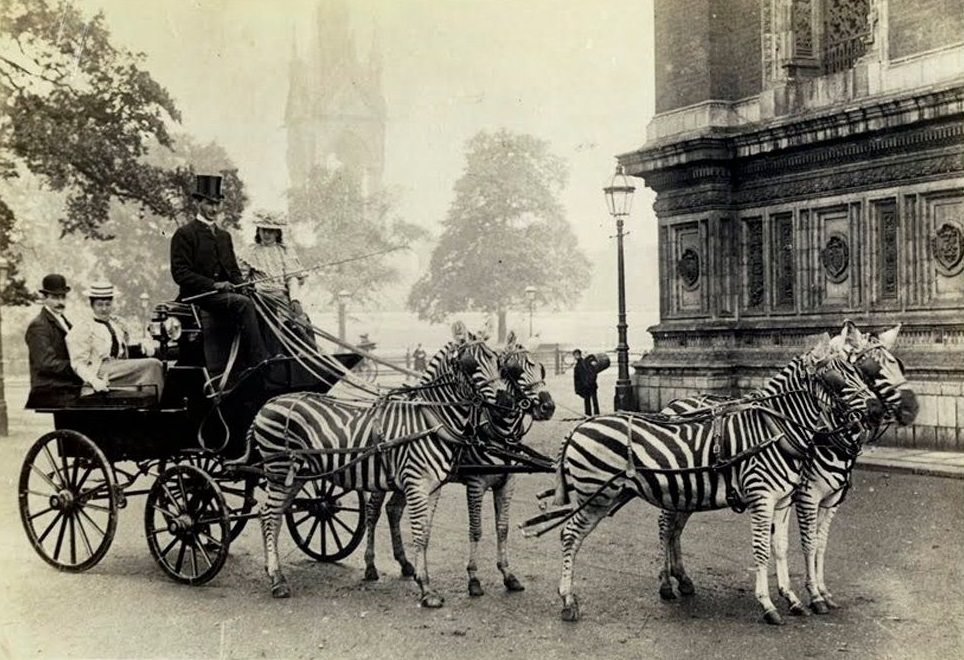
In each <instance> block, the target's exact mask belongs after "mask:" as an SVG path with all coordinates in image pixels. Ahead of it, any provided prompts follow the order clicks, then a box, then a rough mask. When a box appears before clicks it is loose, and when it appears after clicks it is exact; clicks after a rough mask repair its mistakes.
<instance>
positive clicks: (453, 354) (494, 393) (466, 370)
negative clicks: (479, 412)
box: [439, 322, 512, 414]
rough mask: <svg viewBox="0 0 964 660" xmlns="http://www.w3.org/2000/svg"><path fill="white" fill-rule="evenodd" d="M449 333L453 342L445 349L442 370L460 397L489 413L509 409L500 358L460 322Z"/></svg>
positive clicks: (507, 393) (507, 392)
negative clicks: (451, 381)
mask: <svg viewBox="0 0 964 660" xmlns="http://www.w3.org/2000/svg"><path fill="white" fill-rule="evenodd" d="M452 334H453V337H454V341H453V342H451V343H450V344H449V345H448V347H447V348H448V349H449V350H448V354H447V357H446V363H447V364H446V366H447V369H444V371H448V372H449V373H451V374H452V375H453V377H454V383H455V386H456V389H457V391H458V392H459V395H460V396H462V397H463V398H465V399H468V400H471V401H473V402H476V403H478V404H481V405H482V406H484V407H485V408H487V409H488V410H489V411H490V414H491V411H492V410H493V409H494V410H501V411H504V410H509V409H511V406H512V397H511V396H510V394H509V386H508V383H506V381H505V379H503V377H502V373H501V369H500V367H499V355H498V354H497V353H496V352H495V350H494V349H492V347H490V346H489V345H488V344H487V343H486V342H485V337H484V335H476V334H474V333H471V332H469V331H468V330H467V329H466V328H465V325H464V324H462V323H461V322H457V323H456V324H455V325H453V327H452ZM439 375H440V376H441V375H442V373H441V372H440V373H439Z"/></svg>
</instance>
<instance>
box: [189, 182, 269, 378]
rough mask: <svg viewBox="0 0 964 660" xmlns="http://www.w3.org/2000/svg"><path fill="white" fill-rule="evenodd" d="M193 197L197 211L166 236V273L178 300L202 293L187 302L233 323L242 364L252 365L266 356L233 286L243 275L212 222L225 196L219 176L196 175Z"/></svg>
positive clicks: (250, 306) (249, 305) (248, 308)
mask: <svg viewBox="0 0 964 660" xmlns="http://www.w3.org/2000/svg"><path fill="white" fill-rule="evenodd" d="M192 196H193V197H194V199H196V200H197V201H198V213H197V215H196V216H195V218H194V219H193V220H192V221H191V222H188V223H187V224H185V225H182V226H181V227H178V229H177V231H176V232H174V236H173V237H172V238H171V276H172V277H173V278H174V281H175V282H176V283H177V285H178V286H179V287H180V296H179V297H180V298H181V299H184V298H189V297H192V296H199V295H201V294H205V295H203V296H202V297H199V298H198V299H197V300H194V301H192V302H193V303H194V304H195V305H197V306H198V307H200V308H201V309H203V310H205V311H207V312H208V313H210V314H212V315H213V316H215V317H216V318H217V319H218V320H219V321H223V322H224V323H225V324H230V326H231V327H235V328H237V329H238V332H239V333H240V336H241V351H242V355H243V356H244V357H245V359H246V361H247V366H256V365H258V364H260V363H261V362H262V361H264V360H265V359H267V357H268V355H267V350H266V349H265V344H264V338H263V337H262V336H261V328H260V326H259V324H258V317H257V314H256V312H255V307H254V303H253V302H252V300H251V299H250V298H248V297H247V296H245V295H243V294H241V293H238V292H237V291H236V290H235V288H236V286H237V285H240V284H242V283H243V278H242V276H241V269H240V268H239V267H238V260H237V258H236V257H235V254H234V245H233V243H232V241H231V235H230V234H229V233H228V232H226V231H225V230H223V229H221V228H220V227H218V226H217V218H218V212H219V211H220V207H221V200H223V199H224V196H223V195H222V194H221V177H219V176H212V175H206V174H199V175H197V179H196V182H195V191H194V193H192Z"/></svg>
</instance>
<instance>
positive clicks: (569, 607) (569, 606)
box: [562, 596, 579, 622]
mask: <svg viewBox="0 0 964 660" xmlns="http://www.w3.org/2000/svg"><path fill="white" fill-rule="evenodd" d="M562 620H563V621H570V622H574V621H578V620H579V601H577V600H576V597H575V596H572V600H571V601H570V602H569V603H565V604H563V606H562Z"/></svg>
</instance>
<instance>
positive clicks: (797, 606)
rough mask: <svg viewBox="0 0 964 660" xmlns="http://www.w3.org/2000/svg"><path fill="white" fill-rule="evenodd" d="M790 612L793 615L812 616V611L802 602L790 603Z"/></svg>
mask: <svg viewBox="0 0 964 660" xmlns="http://www.w3.org/2000/svg"><path fill="white" fill-rule="evenodd" d="M790 614H792V615H793V616H810V612H809V611H807V608H806V607H804V606H803V603H800V602H797V603H791V604H790Z"/></svg>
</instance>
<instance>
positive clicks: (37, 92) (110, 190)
mask: <svg viewBox="0 0 964 660" xmlns="http://www.w3.org/2000/svg"><path fill="white" fill-rule="evenodd" d="M0 53H3V55H2V56H0V99H2V103H3V112H2V113H0V146H2V149H0V178H2V179H4V180H7V181H10V180H12V179H16V178H18V177H20V176H22V175H23V174H24V172H29V173H30V174H32V175H33V176H34V177H36V178H37V179H38V180H39V181H40V182H41V183H42V184H43V186H44V187H45V188H47V189H49V190H52V191H56V192H62V193H64V195H65V198H64V205H63V208H62V212H61V213H60V214H59V215H60V217H59V218H58V221H59V225H60V230H61V232H60V233H61V235H66V234H70V233H77V234H80V235H82V236H85V237H88V238H91V239H98V240H103V239H109V238H111V237H112V234H111V233H110V231H108V230H107V229H106V228H105V225H107V224H108V222H109V220H110V218H111V202H112V201H119V202H122V203H125V204H133V205H134V206H136V207H139V208H140V209H141V210H142V211H143V212H144V213H153V214H155V215H157V216H160V217H168V218H173V217H175V216H176V214H177V212H178V204H179V199H178V198H177V194H176V193H177V191H178V190H179V188H180V187H181V185H182V184H183V180H184V178H185V174H184V173H183V172H179V171H171V170H167V169H164V168H161V167H157V166H154V165H150V164H147V163H145V162H144V159H143V157H144V156H145V154H146V153H147V152H148V150H149V149H150V148H152V147H155V146H158V145H159V146H161V147H166V148H169V147H170V146H171V137H170V135H169V134H168V130H167V122H168V121H170V120H173V121H180V114H179V113H178V110H177V108H176V107H175V105H174V102H173V100H172V99H171V97H170V95H169V94H168V93H167V91H166V90H165V89H164V88H163V87H161V86H160V85H159V84H158V83H157V82H156V81H155V80H154V79H153V78H152V77H151V76H150V74H149V73H148V72H147V71H146V70H144V69H143V68H142V67H141V64H142V62H143V59H144V56H143V54H136V55H135V54H133V53H131V52H129V51H127V50H125V49H122V48H118V47H116V46H114V45H112V44H111V43H110V34H109V32H108V30H107V28H106V26H105V20H104V16H103V14H98V15H97V16H95V17H93V18H92V19H90V20H89V21H88V20H85V18H84V16H83V15H82V14H81V13H80V12H79V11H78V10H77V9H76V8H75V7H74V6H73V4H71V2H68V1H67V0H60V1H59V2H52V1H51V0H23V1H22V2H12V1H11V0H0ZM15 224H16V215H15V213H14V211H13V208H12V207H11V205H9V204H7V203H6V201H5V200H4V199H0V250H4V249H6V250H7V251H6V253H5V254H4V256H7V257H8V259H9V260H10V261H11V263H12V266H13V267H12V269H11V285H10V286H8V291H9V292H13V293H16V292H17V291H21V292H23V290H24V287H23V285H24V283H23V280H22V278H18V276H17V269H18V268H19V266H20V261H19V260H18V259H19V258H18V255H17V254H15V253H11V252H10V250H9V249H8V248H9V247H10V245H9V243H10V240H9V238H10V234H11V232H13V231H15ZM8 300H9V296H8ZM11 302H22V301H18V300H11Z"/></svg>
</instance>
